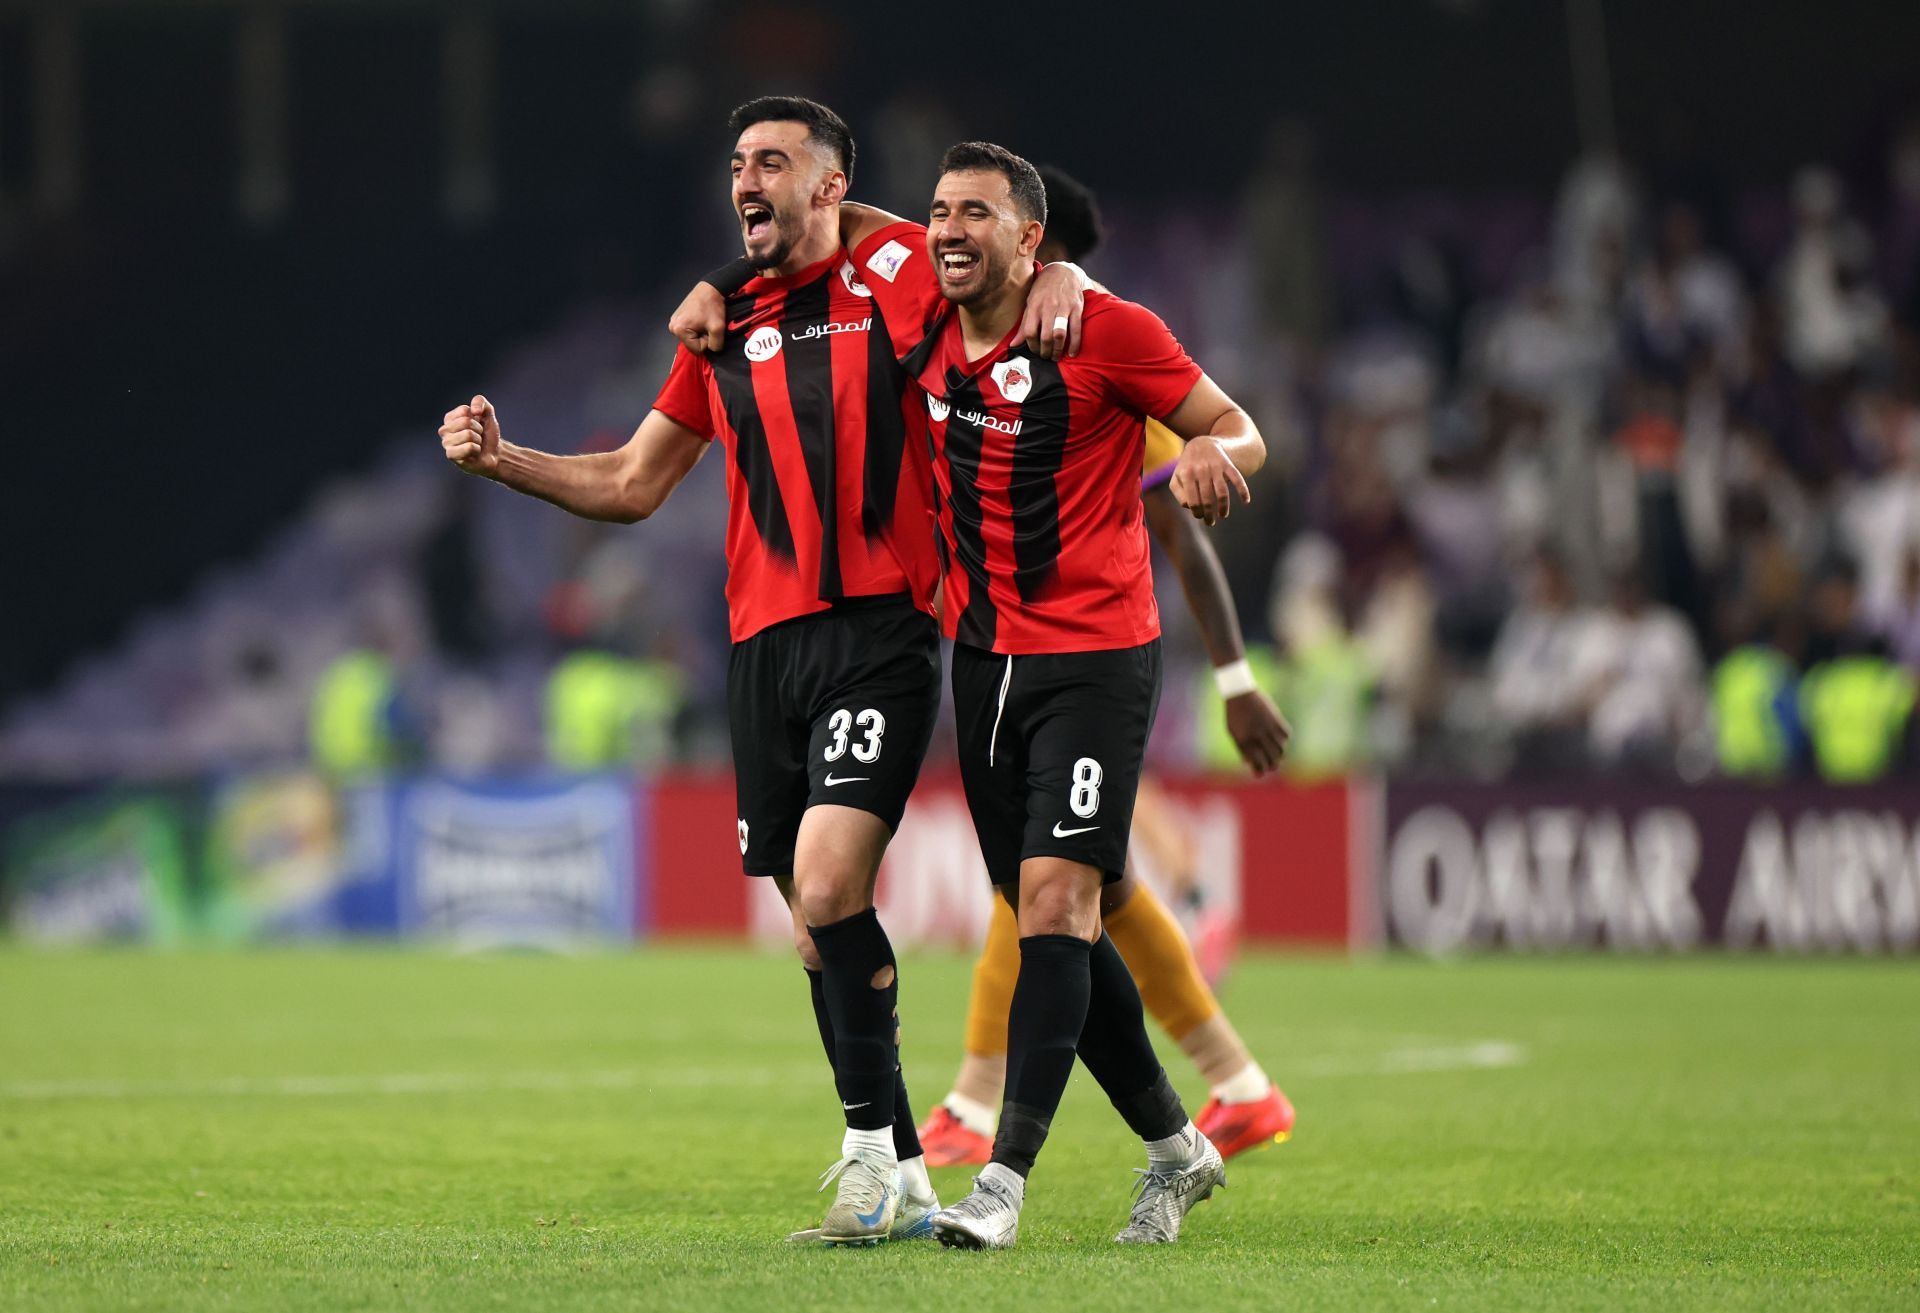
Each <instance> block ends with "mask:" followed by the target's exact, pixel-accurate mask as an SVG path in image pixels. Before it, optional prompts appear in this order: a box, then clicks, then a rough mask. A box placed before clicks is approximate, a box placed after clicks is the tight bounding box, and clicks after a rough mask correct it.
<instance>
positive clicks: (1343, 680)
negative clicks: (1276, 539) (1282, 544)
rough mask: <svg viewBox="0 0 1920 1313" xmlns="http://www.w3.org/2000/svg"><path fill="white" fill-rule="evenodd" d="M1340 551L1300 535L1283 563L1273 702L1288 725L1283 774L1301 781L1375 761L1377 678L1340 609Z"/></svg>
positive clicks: (1275, 607)
mask: <svg viewBox="0 0 1920 1313" xmlns="http://www.w3.org/2000/svg"><path fill="white" fill-rule="evenodd" d="M1341 573H1342V571H1341V560H1340V550H1339V548H1338V547H1336V546H1334V545H1333V544H1332V543H1331V542H1329V541H1328V540H1327V539H1325V538H1323V537H1321V536H1320V535H1318V534H1302V535H1301V536H1300V537H1299V538H1296V539H1295V540H1294V542H1293V545H1292V546H1291V547H1289V548H1288V549H1287V553H1286V556H1285V557H1284V558H1283V559H1282V561H1281V566H1280V571H1279V579H1278V585H1277V587H1276V588H1275V591H1274V599H1273V621H1272V623H1273V630H1274V632H1275V633H1276V634H1279V635H1280V636H1281V639H1282V641H1283V643H1284V645H1285V648H1286V656H1285V658H1284V659H1283V660H1282V662H1281V663H1280V671H1279V680H1278V686H1277V687H1276V689H1275V690H1274V701H1275V702H1277V703H1279V705H1280V707H1281V709H1282V710H1283V711H1285V712H1286V714H1287V720H1288V721H1289V723H1291V724H1292V726H1293V737H1292V738H1291V739H1289V740H1288V742H1287V756H1286V760H1285V761H1284V762H1282V763H1281V769H1283V770H1285V771H1286V772H1288V773H1289V774H1291V775H1294V776H1296V777H1303V778H1321V777H1326V776H1332V775H1341V774H1345V773H1347V772H1350V771H1353V770H1358V769H1360V768H1362V767H1364V766H1365V765H1366V764H1367V763H1368V762H1369V761H1371V759H1372V756H1373V712H1374V699H1375V692H1376V688H1377V684H1378V675H1377V673H1376V672H1375V671H1374V669H1373V668H1372V666H1371V664H1370V660H1369V657H1368V655H1367V649H1366V648H1365V646H1363V645H1362V644H1361V643H1360V642H1359V641H1357V640H1356V639H1355V638H1354V636H1353V634H1352V633H1351V632H1350V630H1349V628H1348V624H1347V617H1346V613H1345V611H1344V610H1343V608H1342V604H1341V596H1342V592H1343V588H1342V581H1341Z"/></svg>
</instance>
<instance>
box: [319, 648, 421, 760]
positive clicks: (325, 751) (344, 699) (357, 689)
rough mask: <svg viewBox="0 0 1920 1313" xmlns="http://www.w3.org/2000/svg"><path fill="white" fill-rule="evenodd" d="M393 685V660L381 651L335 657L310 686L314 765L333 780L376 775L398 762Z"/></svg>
mask: <svg viewBox="0 0 1920 1313" xmlns="http://www.w3.org/2000/svg"><path fill="white" fill-rule="evenodd" d="M394 687H395V679H394V669H393V662H392V660H391V659H390V658H389V657H387V656H386V654H385V653H382V652H378V651H375V650H374V649H373V648H368V647H358V648H354V649H352V650H350V651H347V652H343V653H341V654H340V655H339V656H338V657H336V658H334V660H333V662H332V664H330V665H329V666H328V667H327V668H326V670H325V671H323V672H322V673H321V675H320V681H319V683H318V684H316V685H315V686H314V690H313V702H312V704H311V708H310V710H309V713H308V719H307V728H308V740H309V742H310V743H311V745H312V749H313V764H314V765H315V766H317V767H318V768H319V769H320V770H321V771H323V772H325V773H326V774H328V775H332V776H335V777H337V778H355V777H360V776H366V775H377V774H379V773H381V772H382V771H386V770H390V769H392V768H393V767H394V766H395V765H397V764H398V761H399V756H400V753H399V750H398V744H397V742H396V739H395V736H394V733H393V704H394Z"/></svg>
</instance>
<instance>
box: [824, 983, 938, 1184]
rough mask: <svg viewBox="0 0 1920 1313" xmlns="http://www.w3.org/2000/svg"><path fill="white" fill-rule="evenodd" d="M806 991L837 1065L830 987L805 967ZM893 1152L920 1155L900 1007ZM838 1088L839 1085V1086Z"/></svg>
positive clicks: (895, 1012) (896, 990) (897, 985)
mask: <svg viewBox="0 0 1920 1313" xmlns="http://www.w3.org/2000/svg"><path fill="white" fill-rule="evenodd" d="M806 972H807V990H808V992H809V993H811V994H812V995H813V1024H814V1025H816V1026H818V1027H819V1028H820V1047H821V1048H823V1049H825V1050H826V1051H827V1066H829V1067H837V1066H838V1064H837V1063H836V1062H835V1061H834V1050H833V1018H832V1017H831V1016H830V1015H829V1014H828V1012H827V986H826V983H825V980H824V978H823V977H822V976H821V974H820V973H819V972H818V971H815V970H814V969H813V968H812V967H808V968H806ZM889 988H890V989H891V990H892V991H893V993H894V996H895V997H898V996H899V991H900V982H899V981H898V980H895V981H894V983H893V984H892V985H891V986H890V987H889ZM893 1017H894V1022H893V1036H894V1039H893V1153H894V1157H896V1158H899V1159H900V1160H901V1161H903V1162H904V1161H905V1160H907V1159H908V1158H918V1157H919V1156H920V1155H921V1153H922V1152H924V1151H923V1150H922V1149H921V1148H920V1132H919V1129H918V1128H917V1127H915V1126H914V1124H913V1105H912V1103H911V1102H910V1101H909V1100H908V1098H907V1076H906V1072H905V1071H904V1070H903V1069H902V1068H901V1065H900V1009H899V1008H895V1009H894V1010H893ZM836 1088H837V1087H836Z"/></svg>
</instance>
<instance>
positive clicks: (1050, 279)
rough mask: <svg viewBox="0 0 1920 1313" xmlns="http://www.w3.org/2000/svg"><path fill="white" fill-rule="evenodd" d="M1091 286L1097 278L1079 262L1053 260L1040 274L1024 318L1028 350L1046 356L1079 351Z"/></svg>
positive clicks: (1023, 333) (1022, 327)
mask: <svg viewBox="0 0 1920 1313" xmlns="http://www.w3.org/2000/svg"><path fill="white" fill-rule="evenodd" d="M1091 286H1093V280H1092V279H1091V278H1088V277H1087V275H1086V271H1085V270H1083V269H1081V268H1080V266H1079V265H1077V264H1068V263H1065V262H1061V263H1058V264H1050V265H1048V266H1047V267H1046V268H1044V269H1042V270H1041V271H1040V272H1039V273H1038V274H1036V275H1035V276H1034V279H1033V290H1032V291H1031V292H1029V293H1028V294H1027V312H1026V314H1024V315H1023V316H1021V319H1020V336H1021V337H1023V338H1025V339H1026V343H1027V350H1029V351H1031V352H1033V354H1035V355H1036V356H1039V357H1040V358H1041V359H1042V360H1059V359H1060V358H1062V357H1063V356H1077V355H1079V354H1080V318H1081V316H1082V315H1083V314H1085V313H1086V299H1087V289H1088V288H1089V287H1091Z"/></svg>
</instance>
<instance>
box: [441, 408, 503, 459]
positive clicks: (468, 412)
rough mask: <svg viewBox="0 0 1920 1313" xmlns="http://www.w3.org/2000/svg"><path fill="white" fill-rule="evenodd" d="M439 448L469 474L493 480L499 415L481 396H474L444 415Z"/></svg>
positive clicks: (498, 448) (498, 442)
mask: <svg viewBox="0 0 1920 1313" xmlns="http://www.w3.org/2000/svg"><path fill="white" fill-rule="evenodd" d="M440 449H441V450H442V451H444V452H446V453H447V459H448V460H450V461H452V462H453V463H454V464H455V465H458V466H459V467H460V468H461V469H463V470H465V471H466V472H467V473H469V474H478V475H481V476H482V477H484V478H489V479H491V478H493V477H494V475H496V474H498V473H499V471H500V414H499V412H498V411H496V410H495V409H494V408H493V403H492V402H491V401H488V400H487V399H486V398H485V397H481V396H476V397H475V398H474V399H473V400H472V401H469V402H468V403H467V404H466V405H464V406H455V407H454V408H453V409H452V410H449V411H448V412H447V418H446V420H445V421H444V422H443V423H442V424H441V425H440Z"/></svg>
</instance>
